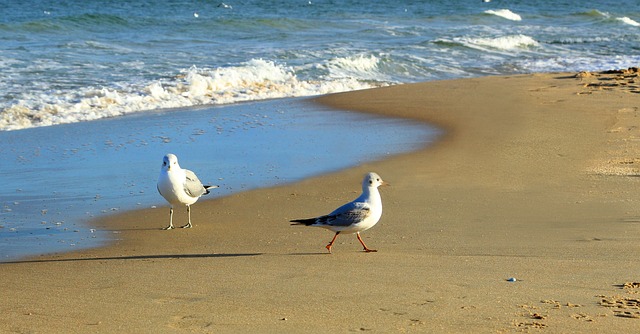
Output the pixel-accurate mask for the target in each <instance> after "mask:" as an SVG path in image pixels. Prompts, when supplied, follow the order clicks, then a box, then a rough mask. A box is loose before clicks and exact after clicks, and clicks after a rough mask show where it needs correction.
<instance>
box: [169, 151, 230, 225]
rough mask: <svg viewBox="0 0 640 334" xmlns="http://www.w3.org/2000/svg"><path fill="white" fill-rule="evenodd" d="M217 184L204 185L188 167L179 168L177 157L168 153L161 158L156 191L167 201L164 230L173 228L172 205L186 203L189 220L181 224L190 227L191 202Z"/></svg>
mask: <svg viewBox="0 0 640 334" xmlns="http://www.w3.org/2000/svg"><path fill="white" fill-rule="evenodd" d="M213 188H218V186H204V185H202V182H200V180H199V179H198V177H197V176H196V174H195V173H194V172H192V171H190V170H188V169H182V168H180V165H179V164H178V157H176V156H175V155H173V154H171V153H169V154H167V155H165V156H164V158H163V159H162V168H161V169H160V177H158V192H159V193H160V195H162V197H164V199H166V200H167V202H169V204H170V205H171V209H170V210H169V226H167V227H165V228H164V229H165V230H171V229H173V228H174V227H173V206H174V205H186V206H187V214H188V217H189V222H188V223H187V224H186V225H184V226H181V227H182V228H191V227H192V226H193V225H191V204H193V203H195V202H196V201H197V200H198V198H200V196H202V195H206V194H208V193H209V189H213Z"/></svg>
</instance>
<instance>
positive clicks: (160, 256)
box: [0, 253, 263, 265]
mask: <svg viewBox="0 0 640 334" xmlns="http://www.w3.org/2000/svg"><path fill="white" fill-rule="evenodd" d="M260 255H263V253H237V254H158V255H132V256H110V257H87V258H70V259H67V258H65V259H43V260H22V261H7V262H0V265H8V264H19V263H49V262H78V261H113V260H120V261H123V260H164V259H199V258H226V257H244V256H260Z"/></svg>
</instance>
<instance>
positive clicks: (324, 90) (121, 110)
mask: <svg viewBox="0 0 640 334" xmlns="http://www.w3.org/2000/svg"><path fill="white" fill-rule="evenodd" d="M378 62H379V59H378V58H376V57H374V56H370V57H367V56H355V57H345V58H335V59H333V60H330V61H327V62H326V63H324V64H320V65H318V66H319V67H321V68H322V69H323V70H324V71H325V72H326V75H325V79H324V80H303V79H300V78H298V76H297V75H296V70H295V69H294V68H290V67H287V66H284V65H280V64H276V63H275V62H272V61H268V60H263V59H252V60H250V61H247V62H245V63H242V64H239V65H237V66H227V67H219V68H213V69H208V68H198V67H196V66H193V67H191V68H189V69H186V70H182V71H180V73H179V74H178V75H175V76H174V77H172V78H169V79H162V80H156V81H152V82H148V83H146V84H142V85H129V86H126V87H118V88H106V87H98V88H94V87H86V88H83V89H79V90H77V91H73V92H61V93H59V94H58V95H57V96H56V97H52V96H51V95H50V94H47V95H41V96H38V95H31V96H27V97H26V98H24V99H23V100H21V101H19V102H18V103H15V104H13V105H11V106H8V107H5V108H4V109H3V110H2V111H1V112H0V130H17V129H24V128H30V127H37V126H49V125H56V124H63V123H73V122H80V121H89V120H95V119H100V118H106V117H116V116H121V115H124V114H128V113H134V112H141V111H146V110H156V109H168V108H180V107H190V106H196V105H207V104H230V103H236V102H244V101H254V100H265V99H273V98H283V97H300V96H312V95H320V94H328V93H335V92H342V91H349V90H358V89H365V88H371V87H377V86H383V85H386V84H385V83H384V82H374V81H372V80H375V79H376V78H377V77H379V75H377V74H376V71H375V70H376V68H377V64H378Z"/></svg>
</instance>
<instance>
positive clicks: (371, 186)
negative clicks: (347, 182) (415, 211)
mask: <svg viewBox="0 0 640 334" xmlns="http://www.w3.org/2000/svg"><path fill="white" fill-rule="evenodd" d="M386 184H387V183H385V182H384V181H383V180H382V179H381V178H380V176H379V175H378V174H376V173H368V174H367V175H365V177H364V180H363V181H362V194H361V195H360V197H358V198H356V199H355V200H353V201H352V202H349V203H347V204H345V205H343V206H341V207H339V208H337V209H336V210H334V211H333V212H331V213H330V214H328V215H325V216H320V217H316V218H307V219H294V220H291V222H292V223H293V224H291V225H306V226H317V227H323V228H326V229H328V230H331V231H333V232H336V234H335V235H334V236H333V239H331V242H329V244H328V245H327V246H326V248H327V250H329V253H331V247H332V246H333V243H334V242H335V241H336V238H337V237H338V234H340V233H355V234H356V237H358V241H360V243H361V244H362V247H364V251H365V252H367V253H369V252H377V250H375V249H371V248H369V247H367V245H365V243H364V241H362V238H361V237H360V232H362V231H365V230H368V229H370V228H372V227H373V225H375V224H377V223H378V221H379V220H380V217H381V216H382V199H381V198H380V192H378V187H379V186H381V185H386Z"/></svg>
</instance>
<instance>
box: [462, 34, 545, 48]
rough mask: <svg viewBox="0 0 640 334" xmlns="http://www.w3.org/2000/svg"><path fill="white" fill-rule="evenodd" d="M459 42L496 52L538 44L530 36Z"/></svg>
mask: <svg viewBox="0 0 640 334" xmlns="http://www.w3.org/2000/svg"><path fill="white" fill-rule="evenodd" d="M460 42H462V43H463V44H465V45H467V46H469V47H473V48H482V49H484V48H486V47H488V48H492V49H498V50H505V51H510V50H515V49H521V48H527V47H535V46H538V45H539V43H538V42H537V41H536V40H534V39H533V38H532V37H530V36H526V35H522V34H518V35H509V36H501V37H494V38H461V39H460Z"/></svg>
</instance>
